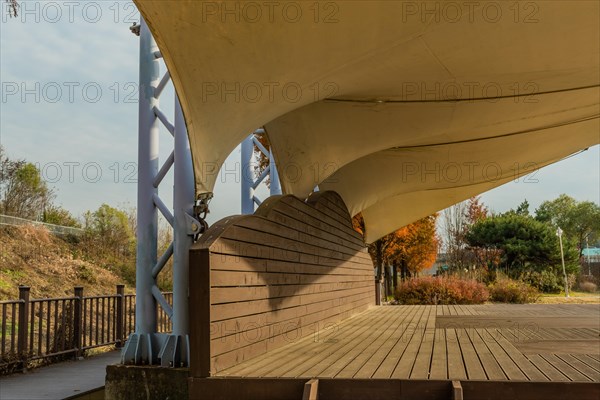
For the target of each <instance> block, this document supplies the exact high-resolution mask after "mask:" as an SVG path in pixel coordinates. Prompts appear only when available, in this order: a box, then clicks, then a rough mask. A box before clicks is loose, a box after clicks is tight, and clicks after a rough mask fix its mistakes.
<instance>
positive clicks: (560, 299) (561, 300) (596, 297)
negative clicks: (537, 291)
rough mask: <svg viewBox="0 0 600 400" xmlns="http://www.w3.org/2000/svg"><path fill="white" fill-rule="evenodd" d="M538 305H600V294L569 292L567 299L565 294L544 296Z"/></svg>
mask: <svg viewBox="0 0 600 400" xmlns="http://www.w3.org/2000/svg"><path fill="white" fill-rule="evenodd" d="M538 303H544V304H588V303H590V304H600V293H599V292H596V293H586V292H578V291H573V290H572V291H569V297H568V298H567V297H565V292H561V293H560V294H542V296H541V297H540V299H539V300H538Z"/></svg>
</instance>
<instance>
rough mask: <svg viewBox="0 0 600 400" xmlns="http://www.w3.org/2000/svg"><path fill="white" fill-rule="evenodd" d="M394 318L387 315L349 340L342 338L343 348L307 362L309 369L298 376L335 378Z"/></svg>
mask: <svg viewBox="0 0 600 400" xmlns="http://www.w3.org/2000/svg"><path fill="white" fill-rule="evenodd" d="M392 318H393V315H387V316H386V317H385V318H382V319H381V320H379V321H377V322H376V323H374V324H373V325H371V326H370V327H367V329H365V330H364V331H361V332H356V333H354V334H353V335H352V336H349V337H348V339H349V340H346V338H340V343H341V344H342V343H343V346H341V347H339V348H337V349H335V351H332V350H330V351H329V352H327V353H326V355H325V357H323V355H321V356H320V357H318V358H316V359H315V360H309V361H307V366H308V367H309V368H308V369H306V370H305V371H304V372H302V373H300V374H298V376H309V377H312V376H318V377H320V378H330V377H333V376H335V374H337V373H338V372H339V371H340V370H341V369H342V367H343V366H344V365H346V364H347V363H348V362H349V361H350V360H351V359H353V358H354V357H355V356H356V354H357V353H358V352H360V351H361V350H362V349H363V348H364V346H367V345H368V344H369V342H371V341H372V340H373V337H377V336H378V334H379V333H380V332H382V331H383V329H384V328H385V326H387V325H389V324H390V320H391V319H392ZM334 340H335V338H334Z"/></svg>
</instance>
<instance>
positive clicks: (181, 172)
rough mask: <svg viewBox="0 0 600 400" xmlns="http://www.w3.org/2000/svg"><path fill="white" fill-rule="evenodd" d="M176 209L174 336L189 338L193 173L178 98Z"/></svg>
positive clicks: (174, 237)
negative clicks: (190, 226)
mask: <svg viewBox="0 0 600 400" xmlns="http://www.w3.org/2000/svg"><path fill="white" fill-rule="evenodd" d="M174 169H175V170H174V187H173V208H174V216H175V223H174V226H173V239H174V240H173V244H174V249H173V335H177V336H179V335H181V336H186V335H187V334H188V332H189V321H188V289H189V287H188V270H189V250H190V247H191V246H192V242H193V238H192V236H191V235H189V234H188V229H187V226H188V224H189V221H188V216H191V215H192V213H193V206H194V170H193V166H192V156H191V152H190V142H189V140H188V135H187V130H186V126H185V120H184V118H183V111H182V110H181V105H180V104H179V98H178V97H177V95H175V164H174Z"/></svg>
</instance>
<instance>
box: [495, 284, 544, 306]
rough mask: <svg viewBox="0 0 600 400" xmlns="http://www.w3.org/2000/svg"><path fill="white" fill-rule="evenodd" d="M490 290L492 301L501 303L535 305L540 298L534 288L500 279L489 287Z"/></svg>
mask: <svg viewBox="0 0 600 400" xmlns="http://www.w3.org/2000/svg"><path fill="white" fill-rule="evenodd" d="M489 290H490V300H491V301H497V302H500V303H519V304H524V303H535V302H536V301H537V300H538V299H539V297H540V293H539V291H538V290H537V289H536V288H534V287H533V286H531V285H528V284H527V283H525V282H522V281H515V280H512V279H499V280H498V281H496V283H494V284H492V285H490V286H489Z"/></svg>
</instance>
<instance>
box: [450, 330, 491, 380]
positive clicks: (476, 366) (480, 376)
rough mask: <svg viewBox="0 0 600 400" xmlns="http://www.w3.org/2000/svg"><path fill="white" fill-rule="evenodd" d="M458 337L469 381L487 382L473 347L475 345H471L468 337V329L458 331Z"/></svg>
mask: <svg viewBox="0 0 600 400" xmlns="http://www.w3.org/2000/svg"><path fill="white" fill-rule="evenodd" d="M456 336H457V337H458V344H459V345H460V351H461V353H462V355H463V359H464V362H465V368H466V370H467V376H468V379H477V380H485V379H486V375H485V372H484V370H483V366H482V365H481V361H480V360H479V357H478V356H477V352H476V351H475V348H474V347H473V343H471V339H470V338H469V335H467V331H466V329H457V330H456Z"/></svg>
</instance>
